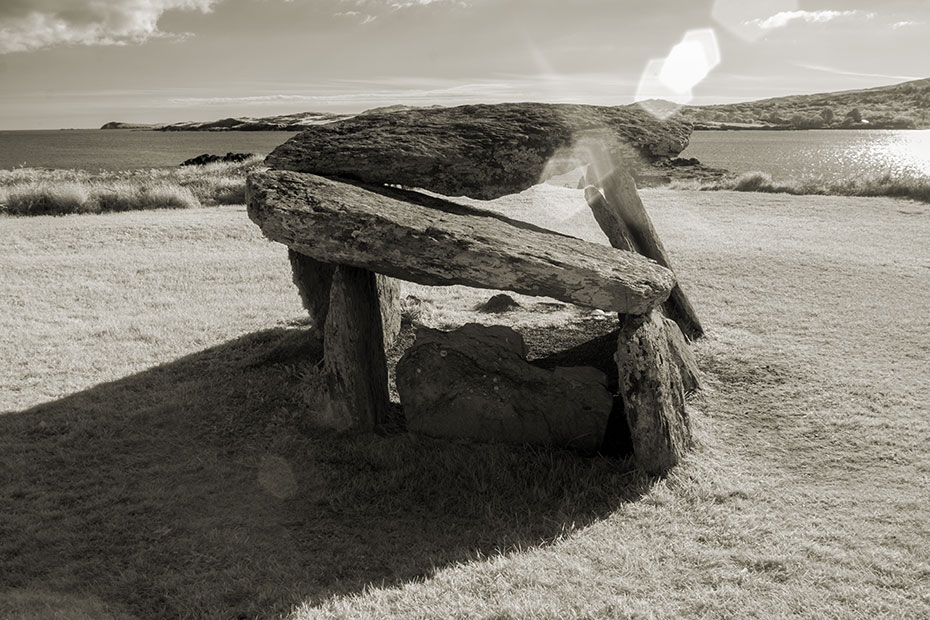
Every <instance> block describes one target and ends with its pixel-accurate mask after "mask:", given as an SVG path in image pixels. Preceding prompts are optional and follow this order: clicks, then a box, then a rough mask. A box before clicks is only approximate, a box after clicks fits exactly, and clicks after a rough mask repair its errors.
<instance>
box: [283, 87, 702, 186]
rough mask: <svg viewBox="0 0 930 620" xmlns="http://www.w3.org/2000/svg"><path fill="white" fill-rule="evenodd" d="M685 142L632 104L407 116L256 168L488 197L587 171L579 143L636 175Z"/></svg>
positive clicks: (298, 145) (348, 124)
mask: <svg viewBox="0 0 930 620" xmlns="http://www.w3.org/2000/svg"><path fill="white" fill-rule="evenodd" d="M690 135H691V126H690V125H689V124H687V123H683V122H679V121H675V120H666V121H660V120H658V119H656V118H654V117H653V116H652V115H650V114H649V113H648V112H646V111H644V110H642V109H640V108H639V107H637V106H624V107H600V106H590V105H569V104H544V103H506V104H496V105H466V106H458V107H452V108H416V109H410V110H402V111H396V112H386V113H374V114H365V115H360V116H355V117H352V118H349V119H345V120H342V121H337V122H334V123H329V124H325V125H318V126H315V127H310V128H308V129H307V130H306V131H304V132H302V133H300V134H299V135H297V136H294V137H293V138H291V139H290V140H288V141H287V142H285V143H284V144H282V145H281V146H279V147H278V148H276V149H275V150H274V151H273V152H272V153H271V154H270V155H268V157H267V158H266V160H265V161H266V163H267V164H268V166H270V167H271V168H275V169H279V170H295V171H298V172H310V173H313V174H319V175H322V176H327V177H335V178H346V179H355V180H359V181H363V182H365V183H373V184H398V185H404V186H407V187H418V188H423V189H427V190H431V191H434V192H437V193H440V194H445V195H447V196H461V195H465V196H469V197H471V198H479V199H492V198H498V197H500V196H503V195H506V194H513V193H518V192H521V191H523V190H524V189H527V188H528V187H531V186H533V185H535V184H536V183H539V182H541V181H542V180H545V178H546V177H547V176H551V175H557V174H563V173H565V172H569V171H570V170H572V169H574V168H576V167H577V166H579V165H581V164H584V163H587V162H586V161H584V159H585V157H584V156H585V152H584V151H585V149H586V148H587V147H586V145H590V144H597V145H598V146H599V147H600V148H604V149H606V151H607V152H608V153H609V154H610V155H611V156H612V157H613V158H614V159H615V160H616V161H626V162H627V164H628V165H629V166H630V169H631V171H632V172H633V173H634V174H636V173H638V172H641V171H644V170H647V169H648V164H649V163H651V162H657V161H665V160H667V159H669V158H672V157H675V156H676V155H678V154H679V153H680V152H681V151H683V150H684V149H685V147H687V146H688V140H689V138H690ZM579 158H580V159H579ZM652 172H653V173H654V171H652Z"/></svg>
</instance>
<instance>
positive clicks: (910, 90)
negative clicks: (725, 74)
mask: <svg viewBox="0 0 930 620" xmlns="http://www.w3.org/2000/svg"><path fill="white" fill-rule="evenodd" d="M928 106H930V78H925V79H921V80H911V81H908V82H903V83H901V84H893V85H891V86H879V87H877V88H866V89H860V90H846V91H838V92H830V93H816V94H812V95H792V96H788V97H774V98H771V99H760V100H757V101H747V102H743V103H726V104H718V105H711V106H685V107H684V108H682V110H681V112H682V115H683V116H684V117H686V118H691V119H696V120H701V121H712V120H718V121H724V122H754V123H759V122H763V121H768V120H769V118H770V117H771V116H772V115H774V116H777V117H780V118H782V119H783V120H784V121H785V122H786V123H788V122H789V120H790V119H791V118H792V117H793V116H795V115H800V116H801V117H805V118H819V117H820V113H821V112H822V111H823V110H825V109H830V110H831V111H832V112H833V114H834V119H833V120H832V121H831V122H830V123H828V126H836V127H838V126H841V125H842V122H843V120H844V118H845V116H846V114H848V113H849V112H850V111H852V110H854V109H857V110H859V112H860V113H861V116H862V118H863V119H867V120H870V124H869V125H868V126H869V127H875V126H895V124H894V123H893V122H892V121H893V120H894V119H895V118H903V119H909V120H910V121H911V123H905V124H904V125H902V126H900V128H904V129H906V128H913V127H921V128H927V127H930V114H928ZM715 115H716V116H715ZM718 116H719V118H718ZM789 124H792V125H793V123H789ZM808 128H810V127H808Z"/></svg>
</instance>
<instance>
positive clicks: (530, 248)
mask: <svg viewBox="0 0 930 620" xmlns="http://www.w3.org/2000/svg"><path fill="white" fill-rule="evenodd" d="M247 197H248V198H247V200H248V211H249V217H250V218H252V220H253V221H254V222H255V223H256V224H258V225H259V227H261V229H262V232H263V233H264V234H265V236H266V237H268V238H269V239H271V240H273V241H277V242H280V243H283V244H285V245H287V246H288V247H289V248H291V249H293V250H295V251H297V252H300V253H301V254H305V255H306V256H309V257H311V258H314V259H316V260H320V261H325V262H329V263H338V264H343V265H351V266H353V267H359V268H362V269H367V270H370V271H374V272H377V273H382V274H385V275H388V276H392V277H395V278H400V279H402V280H409V281H413V282H419V283H421V284H428V285H449V284H464V285H466V286H473V287H478V288H491V289H504V290H510V291H515V292H517V293H523V294H527V295H536V296H546V297H553V298H555V299H559V300H561V301H566V302H569V303H573V304H578V305H582V306H588V307H592V308H600V309H602V310H608V311H616V312H622V313H627V314H642V313H645V312H648V311H649V310H650V309H651V308H653V307H655V306H656V305H657V304H659V303H661V302H662V301H664V300H665V299H666V298H667V297H668V295H669V292H670V291H671V289H672V287H673V286H674V285H675V277H674V275H673V274H672V272H671V271H670V270H668V269H666V268H664V267H662V266H660V265H658V264H657V263H655V262H654V261H652V260H650V259H648V258H645V257H643V256H640V255H639V254H635V253H633V252H627V251H623V250H617V249H614V248H610V247H607V246H603V245H598V244H594V243H588V242H586V241H582V240H580V239H576V238H574V237H569V236H566V235H561V234H558V233H554V232H551V231H547V230H545V229H542V228H538V227H535V226H532V225H530V224H526V223H524V222H518V221H515V220H510V219H507V218H504V217H502V216H500V215H497V214H495V213H491V212H488V211H482V210H480V209H474V208H471V207H466V206H463V205H457V204H455V203H451V202H448V201H446V200H442V199H438V198H433V197H430V196H426V195H423V194H419V193H416V192H407V191H403V190H396V189H391V188H385V187H377V188H365V187H359V186H356V185H351V184H348V183H341V182H338V181H333V180H330V179H326V178H323V177H319V176H316V175H312V174H304V173H298V172H290V171H268V172H262V173H255V174H252V175H250V176H249V178H248V182H247Z"/></svg>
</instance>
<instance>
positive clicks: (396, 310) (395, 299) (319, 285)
mask: <svg viewBox="0 0 930 620" xmlns="http://www.w3.org/2000/svg"><path fill="white" fill-rule="evenodd" d="M287 257H288V259H290V261H291V272H292V274H293V278H294V284H295V285H297V292H298V293H300V301H301V302H302V303H303V306H304V308H305V309H306V310H307V313H308V314H309V315H310V320H311V322H312V324H313V327H314V329H315V330H316V332H317V334H318V335H319V337H320V338H322V337H323V332H324V330H325V328H326V315H327V314H328V313H329V296H330V289H331V288H332V286H333V271H334V270H335V269H336V266H335V265H333V264H332V263H324V262H322V261H318V260H316V259H313V258H310V257H309V256H307V255H305V254H301V253H300V252H297V251H296V250H292V249H290V248H288V250H287ZM377 285H378V300H379V305H380V309H381V322H382V331H383V333H384V348H385V349H387V348H389V347H390V346H391V345H392V344H394V340H395V339H396V338H397V334H399V333H400V314H401V309H400V283H399V282H398V281H397V280H395V279H394V278H389V277H387V276H385V275H381V274H377Z"/></svg>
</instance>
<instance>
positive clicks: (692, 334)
mask: <svg viewBox="0 0 930 620" xmlns="http://www.w3.org/2000/svg"><path fill="white" fill-rule="evenodd" d="M592 169H593V166H592ZM591 172H592V171H591V170H590V169H589V181H591V180H593V179H592V178H590V177H592V176H593V177H598V178H597V184H598V185H600V187H601V188H602V189H603V190H604V198H605V199H606V203H607V204H608V205H609V206H610V210H609V213H607V214H602V217H604V218H605V219H606V218H608V217H609V218H614V219H617V220H620V221H622V223H623V224H624V225H625V227H626V229H627V230H628V231H629V233H630V238H631V240H632V242H633V245H634V246H635V247H636V249H637V250H638V252H639V253H640V254H642V255H643V256H647V257H649V258H651V259H652V260H654V261H656V262H657V263H659V264H660V265H662V266H663V267H667V268H668V269H672V264H671V261H670V260H669V257H668V253H667V252H666V251H665V246H663V245H662V240H661V239H659V235H658V233H657V232H656V229H655V227H654V226H653V225H652V220H651V219H650V218H649V214H648V213H646V208H645V207H644V206H643V201H642V200H641V199H640V197H639V193H638V192H637V191H636V183H635V182H634V181H633V177H632V176H630V174H629V173H628V172H626V171H625V170H624V169H623V168H622V167H615V168H614V169H613V170H611V171H609V172H607V173H606V174H598V173H593V174H592V173H591ZM589 204H590V203H589ZM592 208H593V207H592ZM595 217H597V215H596V214H595ZM598 223H600V220H599V221H598ZM616 227H617V225H614V224H610V225H608V227H607V228H605V226H604V225H603V224H601V228H604V230H605V232H607V231H608V229H611V228H616ZM607 234H608V235H610V233H609V232H608V233H607ZM611 243H613V240H611ZM614 247H617V246H614ZM672 271H674V269H672ZM662 308H663V310H664V311H665V315H666V316H668V317H669V318H670V319H672V320H673V321H675V322H676V323H678V326H679V327H680V328H681V331H682V332H683V333H684V334H685V336H687V337H688V338H689V339H691V340H695V339H697V338H700V337H701V336H703V335H704V328H703V327H702V326H701V321H700V319H698V316H697V313H696V312H695V311H694V308H693V307H692V306H691V302H690V301H689V300H688V297H687V296H686V295H685V293H684V291H682V290H681V286H680V285H679V284H675V287H674V288H673V289H672V292H671V294H670V295H669V297H668V299H667V300H666V301H665V302H664V303H663V304H662Z"/></svg>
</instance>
